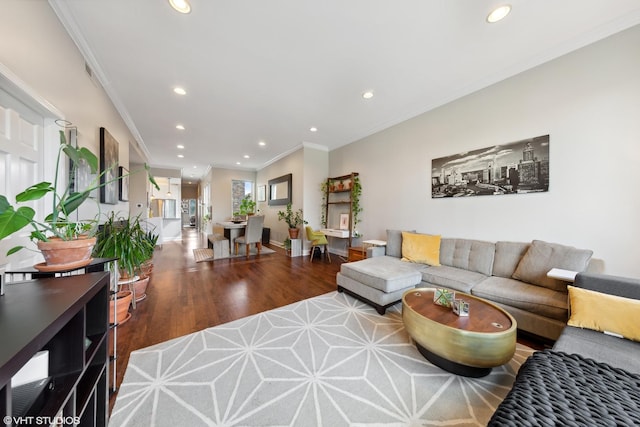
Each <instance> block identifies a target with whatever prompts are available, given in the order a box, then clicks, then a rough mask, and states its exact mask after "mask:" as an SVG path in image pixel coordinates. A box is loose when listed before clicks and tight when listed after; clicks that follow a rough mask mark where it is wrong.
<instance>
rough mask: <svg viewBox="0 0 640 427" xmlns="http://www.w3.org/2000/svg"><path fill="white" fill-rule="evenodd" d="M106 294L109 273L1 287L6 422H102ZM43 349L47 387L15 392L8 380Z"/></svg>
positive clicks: (1, 389)
mask: <svg viewBox="0 0 640 427" xmlns="http://www.w3.org/2000/svg"><path fill="white" fill-rule="evenodd" d="M109 294H110V274H109V273H108V272H101V273H88V274H84V275H76V276H69V277H60V278H48V279H35V280H29V281H24V282H15V283H10V284H7V285H6V288H5V295H4V296H2V297H0V313H1V314H0V337H2V342H3V345H2V347H1V348H0V415H2V417H3V422H4V424H5V425H6V426H13V425H22V424H27V425H29V424H33V423H35V420H39V421H42V422H41V423H40V424H43V425H49V424H55V420H56V419H57V420H60V417H62V419H63V420H64V422H63V425H80V426H106V425H107V421H108V416H109V401H108V399H109V385H108V383H109V380H108V377H107V375H108V371H109V369H108V363H109V356H108V341H107V339H108V331H109ZM42 350H46V351H48V360H49V362H48V368H49V369H48V375H49V377H48V378H47V380H46V381H47V382H46V386H45V387H43V388H40V389H33V390H35V391H28V392H25V388H22V389H21V388H18V387H16V388H15V389H14V388H13V387H12V384H11V379H12V377H14V376H15V375H16V373H17V372H18V371H19V370H20V369H21V368H22V367H23V366H24V365H25V364H26V363H27V362H29V361H30V360H31V358H32V357H33V356H34V355H35V354H36V353H37V352H39V351H42ZM23 387H27V388H26V390H31V388H29V387H28V385H25V386H23ZM30 393H31V394H32V395H30ZM25 402H29V403H28V404H26V403H25ZM29 417H32V418H29ZM37 417H39V418H37ZM29 419H31V422H29V421H28V420H29ZM7 421H9V422H7Z"/></svg>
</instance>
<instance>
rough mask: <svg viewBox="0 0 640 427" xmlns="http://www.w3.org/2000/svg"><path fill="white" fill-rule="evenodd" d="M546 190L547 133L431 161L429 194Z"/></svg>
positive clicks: (463, 194) (453, 195) (439, 196)
mask: <svg viewBox="0 0 640 427" xmlns="http://www.w3.org/2000/svg"><path fill="white" fill-rule="evenodd" d="M545 191H549V135H543V136H537V137H535V138H529V139H524V140H521V141H517V142H512V143H508V144H504V145H495V146H493V147H487V148H482V149H479V150H474V151H469V152H466V153H460V154H456V155H453V156H447V157H441V158H438V159H433V160H432V161H431V197H432V198H443V197H468V196H488V195H503V194H522V193H539V192H545Z"/></svg>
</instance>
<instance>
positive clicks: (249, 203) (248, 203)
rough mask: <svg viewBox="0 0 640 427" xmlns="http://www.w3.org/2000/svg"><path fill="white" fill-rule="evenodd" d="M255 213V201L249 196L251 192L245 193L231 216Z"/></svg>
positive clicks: (245, 215)
mask: <svg viewBox="0 0 640 427" xmlns="http://www.w3.org/2000/svg"><path fill="white" fill-rule="evenodd" d="M255 213H256V202H255V201H253V199H252V198H251V194H247V195H246V196H245V197H244V199H242V201H241V202H240V206H238V210H237V211H236V212H234V213H233V216H244V217H245V218H246V217H247V216H248V215H253V214H255Z"/></svg>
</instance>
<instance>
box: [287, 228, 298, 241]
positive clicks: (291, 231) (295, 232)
mask: <svg viewBox="0 0 640 427" xmlns="http://www.w3.org/2000/svg"><path fill="white" fill-rule="evenodd" d="M298 233H300V229H299V228H290V229H289V238H290V239H297V238H298Z"/></svg>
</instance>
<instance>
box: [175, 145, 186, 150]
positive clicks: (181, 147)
mask: <svg viewBox="0 0 640 427" xmlns="http://www.w3.org/2000/svg"><path fill="white" fill-rule="evenodd" d="M176 147H178V148H179V149H181V150H184V145H182V144H178V145H176Z"/></svg>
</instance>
